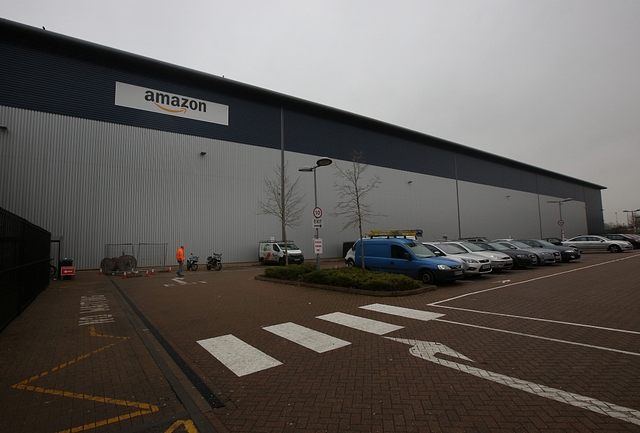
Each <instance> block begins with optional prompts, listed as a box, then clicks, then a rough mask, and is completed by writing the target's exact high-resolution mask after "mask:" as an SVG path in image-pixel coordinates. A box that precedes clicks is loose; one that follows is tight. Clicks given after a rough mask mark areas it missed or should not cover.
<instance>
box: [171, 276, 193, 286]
mask: <svg viewBox="0 0 640 433" xmlns="http://www.w3.org/2000/svg"><path fill="white" fill-rule="evenodd" d="M183 279H184V277H176V278H172V279H171V280H172V281H175V282H176V283H178V284H180V285H181V286H184V285H185V284H189V283H187V282H186V281H182V280H183Z"/></svg>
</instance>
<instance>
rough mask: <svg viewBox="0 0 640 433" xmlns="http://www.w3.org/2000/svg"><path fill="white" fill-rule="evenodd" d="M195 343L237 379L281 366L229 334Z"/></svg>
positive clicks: (276, 361)
mask: <svg viewBox="0 0 640 433" xmlns="http://www.w3.org/2000/svg"><path fill="white" fill-rule="evenodd" d="M197 343H198V344H199V345H200V346H202V347H203V348H204V349H205V350H206V351H207V352H209V353H210V354H212V355H213V356H214V357H216V358H217V359H218V361H220V362H221V363H223V364H224V365H225V367H227V368H228V369H229V370H231V371H232V372H234V373H235V374H236V376H238V377H240V376H246V375H247V374H251V373H255V372H257V371H262V370H266V369H268V368H271V367H277V366H278V365H282V363H281V362H280V361H278V360H277V359H274V358H272V357H270V356H269V355H267V354H266V353H264V352H261V351H260V350H258V349H256V348H255V347H253V346H251V345H249V344H247V343H245V342H244V341H242V340H240V339H239V338H237V337H235V336H233V335H231V334H228V335H222V336H220V337H214V338H209V339H206V340H199V341H198V342H197Z"/></svg>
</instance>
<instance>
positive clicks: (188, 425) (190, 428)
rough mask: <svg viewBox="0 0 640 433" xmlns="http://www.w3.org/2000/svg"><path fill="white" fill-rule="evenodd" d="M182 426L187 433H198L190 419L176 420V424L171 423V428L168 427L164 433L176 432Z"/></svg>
mask: <svg viewBox="0 0 640 433" xmlns="http://www.w3.org/2000/svg"><path fill="white" fill-rule="evenodd" d="M181 425H182V426H184V428H186V429H187V433H198V429H197V428H196V426H195V424H193V421H191V420H190V419H188V420H186V421H184V420H178V421H176V422H174V423H173V425H172V426H171V427H169V429H168V430H165V432H164V433H172V432H174V431H176V429H177V428H178V427H180V426H181Z"/></svg>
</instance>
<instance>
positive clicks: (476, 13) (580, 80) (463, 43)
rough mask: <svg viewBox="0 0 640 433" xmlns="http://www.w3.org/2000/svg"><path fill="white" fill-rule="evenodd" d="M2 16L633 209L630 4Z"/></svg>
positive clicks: (585, 0)
mask: <svg viewBox="0 0 640 433" xmlns="http://www.w3.org/2000/svg"><path fill="white" fill-rule="evenodd" d="M0 11H1V12H0V16H1V17H2V18H5V19H9V20H12V21H17V22H20V23H23V24H27V25H31V26H34V27H42V26H45V27H46V29H47V30H49V31H52V32H56V33H60V34H64V35H67V36H71V37H75V38H79V39H82V40H85V41H90V42H94V43H98V44H101V45H105V46H108V47H112V48H116V49H120V50H123V51H127V52H131V53H135V54H139V55H142V56H146V57H150V58H154V59H158V60H162V61H165V62H169V63H172V64H176V65H180V66H184V67H188V68H191V69H195V70H198V71H203V72H207V73H210V74H213V75H219V76H222V75H224V76H225V77H226V78H229V79H232V80H235V81H239V82H242V83H246V84H251V85H254V86H257V87H261V88H265V89H269V90H273V91H276V92H280V93H284V94H287V95H291V96H295V97H298V98H302V99H305V100H309V101H313V102H317V103H320V104H324V105H327V106H330V107H335V108H338V109H342V110H346V111H350V112H353V113H356V114H360V115H363V116H367V117H370V118H373V119H377V120H381V121H384V122H388V123H392V124H396V125H399V126H402V127H406V128H409V129H412V130H416V131H420V132H423V133H426V134H429V135H433V136H436V137H440V138H443V139H447V140H450V141H453V142H456V143H460V144H463V145H465V146H469V147H474V148H478V149H481V150H484V151H487V152H490V153H494V154H497V155H501V156H504V157H507V158H510V159H513V160H517V161H520V162H524V163H526V164H531V165H534V166H537V167H541V168H544V169H548V170H553V171H557V172H559V173H562V174H565V175H568V176H572V177H575V178H578V179H581V180H585V181H589V182H593V183H596V184H599V185H603V186H606V187H607V189H606V190H604V191H603V192H602V198H603V206H604V216H605V221H607V222H612V223H615V222H616V218H617V220H618V222H620V223H623V222H625V221H626V218H627V215H628V214H626V213H623V211H624V210H635V209H640V194H639V193H638V186H639V185H640V166H639V162H640V161H639V156H640V143H639V141H640V25H639V23H640V1H639V0H422V1H402V0H394V1H376V0H352V1H350V0H324V1H311V0H309V1H305V0H298V1H294V0H263V1H258V0H256V1H248V0H234V1H228V0H226V1H222V0H208V1H205V0H181V1H179V2H177V1H167V0H154V1H149V0H138V1H130V0H129V1H123V0H110V1H108V2H101V1H91V0H20V1H16V0H8V1H5V2H4V4H3V5H2V7H0Z"/></svg>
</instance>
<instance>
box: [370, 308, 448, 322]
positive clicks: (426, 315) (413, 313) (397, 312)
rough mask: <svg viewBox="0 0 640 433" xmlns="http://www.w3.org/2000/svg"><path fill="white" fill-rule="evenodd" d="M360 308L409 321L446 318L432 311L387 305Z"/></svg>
mask: <svg viewBox="0 0 640 433" xmlns="http://www.w3.org/2000/svg"><path fill="white" fill-rule="evenodd" d="M360 308H362V309H365V310H370V311H377V312H379V313H385V314H391V315H393V316H400V317H406V318H408V319H416V320H423V321H425V322H428V321H429V320H433V319H437V318H438V317H442V316H444V314H440V313H432V312H431V311H423V310H414V309H412V308H404V307H396V306H393V305H386V304H371V305H365V306H362V307H360Z"/></svg>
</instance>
